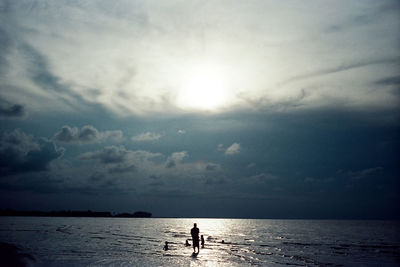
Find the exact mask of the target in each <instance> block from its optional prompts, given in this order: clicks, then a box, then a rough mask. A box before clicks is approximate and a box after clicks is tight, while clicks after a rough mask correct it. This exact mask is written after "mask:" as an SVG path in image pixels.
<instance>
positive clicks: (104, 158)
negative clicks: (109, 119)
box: [78, 146, 161, 173]
mask: <svg viewBox="0 0 400 267" xmlns="http://www.w3.org/2000/svg"><path fill="white" fill-rule="evenodd" d="M160 156H161V154H159V153H151V152H148V151H143V150H136V151H133V150H129V149H126V148H125V147H124V146H107V147H104V148H103V149H101V150H97V151H92V152H86V153H83V154H81V155H80V156H79V157H78V158H79V159H80V160H89V161H96V162H98V163H100V164H101V165H103V166H104V167H105V169H106V170H107V172H108V173H126V172H135V171H137V170H138V169H139V168H142V169H145V168H146V167H147V165H149V164H150V163H149V161H151V159H153V158H156V157H160ZM150 165H151V164H150ZM152 166H153V165H151V166H150V167H148V168H149V169H151V167H152Z"/></svg>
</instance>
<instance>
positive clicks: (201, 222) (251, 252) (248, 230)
mask: <svg viewBox="0 0 400 267" xmlns="http://www.w3.org/2000/svg"><path fill="white" fill-rule="evenodd" d="M193 223H197V226H198V228H199V229H200V234H201V235H203V236H204V239H205V245H204V248H200V252H199V253H198V254H193V248H192V247H190V246H185V241H186V240H187V239H189V242H190V243H191V236H190V229H191V228H192V227H193ZM165 241H167V242H168V243H169V244H168V250H164V249H163V247H164V244H165ZM0 242H1V244H2V249H3V250H4V248H10V247H11V248H15V250H16V252H15V253H14V252H13V253H14V254H15V255H17V256H18V257H19V258H20V261H19V262H20V263H21V262H22V263H23V264H21V265H20V266H24V265H25V266H400V222H399V221H369V220H366V221H365V220H363V221H356V220H338V221H334V220H269V219H196V218H188V219H175V218H70V217H69V218H62V217H0ZM3 252H4V251H3ZM7 253H8V254H10V252H7V251H6V252H5V253H3V254H1V255H3V259H0V265H1V266H4V265H2V264H1V263H2V261H3V263H4V260H5V258H4V257H5V256H4V255H5V254H7ZM11 254H12V253H11ZM14 254H12V255H14ZM15 255H14V256H15ZM8 263H9V264H10V261H8Z"/></svg>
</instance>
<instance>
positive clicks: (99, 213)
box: [0, 209, 152, 218]
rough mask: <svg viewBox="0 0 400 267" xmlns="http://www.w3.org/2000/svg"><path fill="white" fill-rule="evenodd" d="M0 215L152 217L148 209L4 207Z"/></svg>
mask: <svg viewBox="0 0 400 267" xmlns="http://www.w3.org/2000/svg"><path fill="white" fill-rule="evenodd" d="M0 216H37V217H114V218H150V217H151V216H152V214H151V213H150V212H146V211H136V212H134V213H126V212H125V213H116V214H112V213H111V212H109V211H91V210H87V211H79V210H60V211H21V210H12V209H3V210H0Z"/></svg>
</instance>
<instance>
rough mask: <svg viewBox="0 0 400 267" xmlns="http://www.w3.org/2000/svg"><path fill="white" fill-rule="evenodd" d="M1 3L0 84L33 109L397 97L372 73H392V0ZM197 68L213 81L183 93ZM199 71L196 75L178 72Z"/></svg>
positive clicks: (280, 104)
mask: <svg viewBox="0 0 400 267" xmlns="http://www.w3.org/2000/svg"><path fill="white" fill-rule="evenodd" d="M194 3H196V4H194ZM4 6H7V8H2V9H1V10H0V12H1V20H0V22H1V25H2V26H1V29H0V32H1V34H2V36H3V38H2V40H1V42H0V46H1V48H2V49H1V52H0V54H1V55H0V75H2V80H1V81H2V83H3V85H7V86H14V87H17V88H20V89H18V90H15V91H14V92H8V94H12V95H13V99H17V98H18V97H22V96H25V98H29V101H27V102H29V105H30V106H32V107H35V109H39V108H41V109H50V110H55V109H57V108H58V109H64V110H68V111H70V112H71V111H74V110H76V109H81V108H83V107H84V106H88V105H99V106H101V107H104V108H106V109H107V110H110V111H112V112H114V113H117V114H119V115H123V116H126V115H132V114H139V115H145V114H148V113H153V112H159V113H173V114H176V113H179V112H185V111H187V110H186V109H188V110H189V111H193V110H195V109H196V107H197V106H207V103H206V102H207V101H204V100H201V99H207V100H208V102H209V101H211V100H212V101H215V100H216V99H219V98H220V99H219V100H218V101H219V104H220V105H219V110H225V111H226V110H232V109H236V108H242V109H243V108H244V109H254V108H260V109H263V108H273V109H275V110H279V109H286V110H296V109H310V108H321V107H324V108H332V107H333V108H334V107H337V106H338V104H339V106H346V107H349V108H357V109H366V108H368V107H369V106H370V105H373V106H375V107H379V108H383V109H387V108H390V109H392V108H395V107H396V106H397V104H398V100H397V99H395V98H393V97H392V96H391V91H390V90H382V91H379V92H377V91H374V90H373V89H374V87H375V86H376V84H375V81H381V80H384V79H385V78H386V77H391V76H396V75H397V70H398V67H397V66H398V64H399V57H398V54H399V48H398V32H397V31H396V29H397V28H398V27H399V24H400V23H399V20H398V12H397V11H398V10H399V4H398V3H397V2H396V1H383V2H382V1H379V2H370V1H367V2H359V1H353V2H351V3H348V2H342V1H339V2H336V1H335V3H329V4H327V3H320V2H318V1H311V2H308V3H307V4H303V5H297V4H296V3H290V4H289V3H283V2H279V1H275V2H274V1H272V2H262V1H261V2H259V1H255V2H246V3H241V2H237V3H230V4H229V5H226V3H224V2H212V3H205V2H202V3H200V2H196V1H189V2H185V3H180V2H179V4H177V2H174V1H173V2H169V3H168V4H165V3H157V2H146V1H132V2H124V3H119V4H117V5H115V4H113V3H109V2H107V1H96V2H93V3H89V2H85V4H81V3H78V2H70V1H57V3H53V2H51V1H41V2H40V3H36V4H35V5H33V4H32V3H31V1H27V2H15V1H14V2H8V3H7V4H4ZM310 13H312V14H314V16H308V15H307V14H310ZM187 14H191V15H190V16H188V15H187ZM221 14H223V16H222V17H221ZM238 14H240V15H238ZM71 17H72V18H74V19H73V20H71V19H70V18H71ZM282 18H284V19H282ZM205 21H206V22H207V23H205ZM278 29H279V30H278ZM99 55H101V56H99ZM76 66H79V70H78V69H77V68H76ZM202 66H208V67H209V69H212V70H213V73H214V74H216V73H218V77H216V78H217V82H215V80H213V79H211V80H210V79H209V80H208V81H206V82H205V83H204V84H203V85H202V86H200V85H199V86H200V87H211V88H203V90H198V91H201V92H203V93H204V92H206V91H207V90H210V92H208V93H207V95H204V94H198V92H197V93H195V92H193V90H194V88H196V86H198V85H195V87H193V86H192V84H193V83H196V81H197V79H198V78H199V77H204V75H205V73H204V72H205V71H204V68H203V69H202ZM199 68H200V69H202V71H203V73H199V75H198V76H195V77H194V78H193V79H192V80H191V81H186V80H185V79H186V78H187V77H190V76H191V71H193V70H196V69H199ZM214 70H215V71H214ZM153 77H157V79H154V78H153ZM214 78H215V77H214ZM215 83H218V84H223V86H224V88H218V87H215V88H213V87H214V86H215ZM185 84H189V87H187V86H186V87H185ZM190 86H192V87H190ZM302 90H305V91H306V92H307V95H305V96H304V97H303V98H301V99H300V100H299V99H298V97H297V96H298V95H299V94H301V92H302ZM226 92H229V93H226ZM196 94H198V95H196ZM43 99H45V100H52V101H43ZM199 101H200V102H199ZM201 101H203V102H204V103H201ZM11 113H12V112H11Z"/></svg>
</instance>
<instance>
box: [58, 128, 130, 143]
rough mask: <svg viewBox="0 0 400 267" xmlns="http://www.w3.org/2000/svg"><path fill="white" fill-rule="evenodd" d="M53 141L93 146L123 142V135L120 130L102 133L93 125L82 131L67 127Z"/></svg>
mask: <svg viewBox="0 0 400 267" xmlns="http://www.w3.org/2000/svg"><path fill="white" fill-rule="evenodd" d="M53 139H54V141H56V142H60V143H72V144H91V143H99V142H104V141H113V142H121V141H122V140H123V133H122V131H120V130H116V131H103V132H100V131H98V130H97V129H96V128H94V127H93V126H91V125H86V126H83V127H82V128H81V129H78V128H76V127H70V126H67V125H66V126H63V127H62V129H61V131H59V132H57V133H56V134H55V135H54V137H53Z"/></svg>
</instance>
